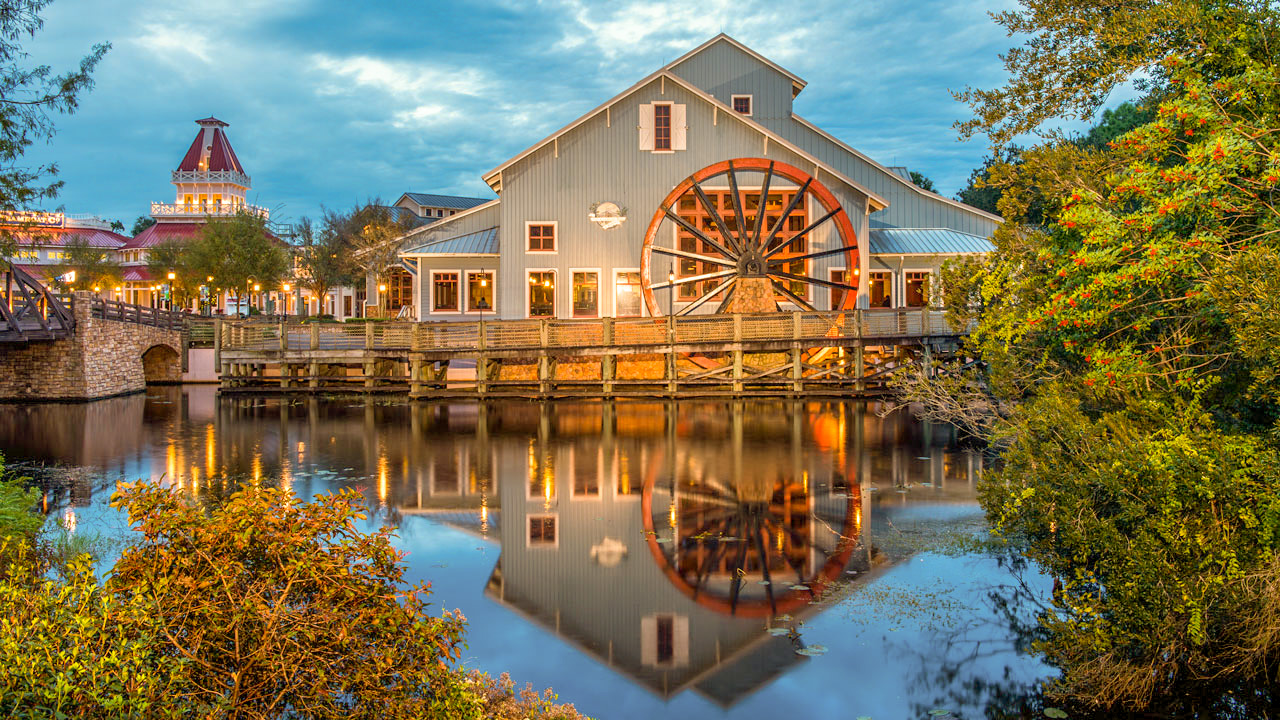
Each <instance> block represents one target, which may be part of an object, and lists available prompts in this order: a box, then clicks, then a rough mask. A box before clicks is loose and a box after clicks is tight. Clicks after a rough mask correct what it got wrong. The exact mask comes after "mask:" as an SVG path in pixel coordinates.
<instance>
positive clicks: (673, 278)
mask: <svg viewBox="0 0 1280 720" xmlns="http://www.w3.org/2000/svg"><path fill="white" fill-rule="evenodd" d="M667 282H669V283H671V284H672V285H675V284H676V271H675V270H671V271H669V272H668V273H667Z"/></svg>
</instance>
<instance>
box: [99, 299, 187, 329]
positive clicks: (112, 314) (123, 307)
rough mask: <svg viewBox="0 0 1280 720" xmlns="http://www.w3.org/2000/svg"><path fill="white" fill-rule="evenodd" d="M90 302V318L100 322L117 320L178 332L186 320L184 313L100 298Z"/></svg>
mask: <svg viewBox="0 0 1280 720" xmlns="http://www.w3.org/2000/svg"><path fill="white" fill-rule="evenodd" d="M92 302H93V304H92V306H91V307H90V309H89V315H90V317H94V318H100V319H102V320H117V321H119V322H128V323H136V324H138V325H150V326H152V327H158V328H161V329H164V330H178V331H181V330H182V327H183V323H184V321H185V320H186V314H185V313H181V312H174V311H172V310H163V309H161V308H153V307H149V306H146V305H134V304H132V303H123V302H118V301H116V300H105V299H102V298H99V299H97V300H94V301H92Z"/></svg>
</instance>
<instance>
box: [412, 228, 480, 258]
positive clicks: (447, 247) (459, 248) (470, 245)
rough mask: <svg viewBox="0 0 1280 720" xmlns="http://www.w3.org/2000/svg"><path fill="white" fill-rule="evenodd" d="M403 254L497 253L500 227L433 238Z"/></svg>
mask: <svg viewBox="0 0 1280 720" xmlns="http://www.w3.org/2000/svg"><path fill="white" fill-rule="evenodd" d="M400 254H401V255H497V254H498V228H496V227H491V228H486V229H484V230H479V231H477V232H473V233H467V234H466V235H458V236H456V237H451V238H444V239H443V240H432V241H431V242H429V243H426V244H424V245H419V246H418V247H416V248H413V249H412V250H406V251H405V252H402V253H400Z"/></svg>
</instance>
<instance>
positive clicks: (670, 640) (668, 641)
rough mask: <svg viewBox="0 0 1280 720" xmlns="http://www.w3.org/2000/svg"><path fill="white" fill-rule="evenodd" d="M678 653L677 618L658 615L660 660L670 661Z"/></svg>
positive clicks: (663, 661) (661, 661)
mask: <svg viewBox="0 0 1280 720" xmlns="http://www.w3.org/2000/svg"><path fill="white" fill-rule="evenodd" d="M675 655H676V619H675V618H673V617H671V616H670V615H659V616H658V662H659V663H669V662H671V659H672V658H674V657H675Z"/></svg>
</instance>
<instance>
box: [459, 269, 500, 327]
mask: <svg viewBox="0 0 1280 720" xmlns="http://www.w3.org/2000/svg"><path fill="white" fill-rule="evenodd" d="M463 275H464V277H465V283H466V287H465V288H464V290H465V291H466V302H464V303H463V304H462V312H463V313H467V314H471V315H481V314H483V315H493V316H494V317H495V318H496V317H497V312H498V271H497V270H490V269H488V268H472V269H470V270H464V271H463ZM472 275H488V276H489V287H490V288H491V290H490V292H489V294H490V295H492V296H493V303H492V305H491V306H490V307H489V309H488V310H485V311H484V312H483V313H481V311H479V310H472V309H471V276H472Z"/></svg>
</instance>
